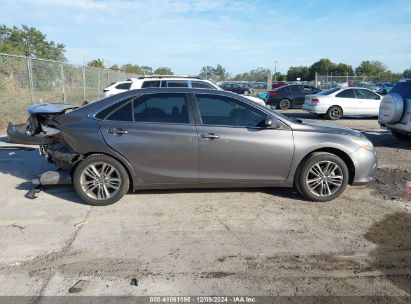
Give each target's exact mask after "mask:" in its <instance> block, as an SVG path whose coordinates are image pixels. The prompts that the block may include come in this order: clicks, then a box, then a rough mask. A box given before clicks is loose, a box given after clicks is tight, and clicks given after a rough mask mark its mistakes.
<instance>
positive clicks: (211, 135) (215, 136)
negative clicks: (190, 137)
mask: <svg viewBox="0 0 411 304" xmlns="http://www.w3.org/2000/svg"><path fill="white" fill-rule="evenodd" d="M201 138H209V139H218V138H220V136H218V135H215V134H214V133H205V134H201Z"/></svg>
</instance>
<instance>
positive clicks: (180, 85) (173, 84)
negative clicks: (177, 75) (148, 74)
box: [167, 80, 188, 88]
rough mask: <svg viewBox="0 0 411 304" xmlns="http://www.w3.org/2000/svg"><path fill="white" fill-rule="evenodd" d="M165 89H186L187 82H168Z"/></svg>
mask: <svg viewBox="0 0 411 304" xmlns="http://www.w3.org/2000/svg"><path fill="white" fill-rule="evenodd" d="M167 87H169V88H188V82H187V80H168V81H167Z"/></svg>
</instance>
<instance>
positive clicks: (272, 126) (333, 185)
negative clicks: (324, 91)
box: [32, 88, 377, 205]
mask: <svg viewBox="0 0 411 304" xmlns="http://www.w3.org/2000/svg"><path fill="white" fill-rule="evenodd" d="M43 111H44V109H43ZM48 114H50V113H48ZM32 115H34V116H35V113H32ZM32 120H33V119H32ZM38 124H39V128H37V129H38V130H39V131H38V132H40V133H42V134H43V135H45V140H46V143H45V144H44V145H42V146H41V149H40V150H41V151H42V153H43V154H44V155H45V156H46V158H47V159H48V160H49V161H50V162H52V163H54V164H56V165H57V166H58V167H60V168H62V169H65V170H68V171H69V172H70V174H71V178H72V182H73V184H74V188H75V190H76V192H77V194H78V195H79V196H80V197H81V198H82V199H83V200H84V201H85V202H87V203H89V204H91V205H108V204H112V203H115V202H117V201H118V200H119V199H120V198H121V197H122V196H123V195H124V194H126V193H127V192H128V191H134V190H139V189H170V188H216V187H230V188H232V187H278V186H280V187H295V188H296V189H297V190H298V192H299V193H300V194H301V195H302V196H304V197H305V198H306V199H308V200H312V201H329V200H332V199H334V198H336V197H338V196H340V195H341V193H342V192H343V191H344V189H345V188H346V186H347V184H350V185H363V184H365V183H367V182H370V181H371V180H372V176H373V174H374V171H375V169H376V166H377V157H376V153H375V151H374V147H373V145H372V144H371V142H370V141H368V140H367V139H366V138H365V137H364V136H363V135H362V134H361V133H360V132H357V131H354V130H351V129H347V128H339V127H335V126H332V125H326V124H318V123H310V122H306V121H302V120H300V119H295V120H291V119H289V118H287V117H284V116H282V115H280V114H278V113H276V112H273V111H271V110H270V109H268V108H266V107H263V106H260V105H258V104H256V103H253V102H252V101H250V100H248V99H247V98H245V97H242V96H239V95H237V94H233V93H230V92H224V91H216V90H204V89H189V88H173V89H164V88H160V89H155V88H153V89H141V90H132V91H128V92H125V93H121V94H118V95H115V96H111V97H108V98H105V99H102V100H100V101H97V102H95V103H91V104H88V105H86V106H83V107H80V108H78V109H74V110H72V111H71V112H68V113H67V112H60V113H57V112H56V114H55V115H52V117H51V118H49V119H46V120H43V121H40V122H38Z"/></svg>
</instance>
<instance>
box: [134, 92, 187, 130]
mask: <svg viewBox="0 0 411 304" xmlns="http://www.w3.org/2000/svg"><path fill="white" fill-rule="evenodd" d="M133 113H134V121H136V122H153V123H189V117H188V110H187V102H186V98H185V94H183V93H157V94H148V95H144V96H142V97H140V98H137V99H135V100H134V105H133Z"/></svg>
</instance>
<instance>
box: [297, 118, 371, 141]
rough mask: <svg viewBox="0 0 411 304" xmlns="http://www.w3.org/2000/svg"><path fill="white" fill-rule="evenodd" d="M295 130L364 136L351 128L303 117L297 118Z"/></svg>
mask: <svg viewBox="0 0 411 304" xmlns="http://www.w3.org/2000/svg"><path fill="white" fill-rule="evenodd" d="M293 130H294V131H312V132H319V133H331V134H342V135H351V136H356V137H363V135H362V133H361V132H359V131H356V130H353V129H350V128H346V127H341V126H336V125H333V124H328V123H325V122H319V121H310V120H303V119H297V121H295V122H294V126H293Z"/></svg>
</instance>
